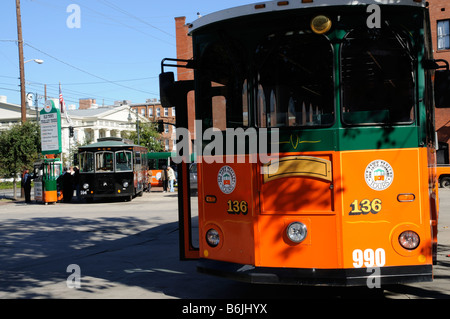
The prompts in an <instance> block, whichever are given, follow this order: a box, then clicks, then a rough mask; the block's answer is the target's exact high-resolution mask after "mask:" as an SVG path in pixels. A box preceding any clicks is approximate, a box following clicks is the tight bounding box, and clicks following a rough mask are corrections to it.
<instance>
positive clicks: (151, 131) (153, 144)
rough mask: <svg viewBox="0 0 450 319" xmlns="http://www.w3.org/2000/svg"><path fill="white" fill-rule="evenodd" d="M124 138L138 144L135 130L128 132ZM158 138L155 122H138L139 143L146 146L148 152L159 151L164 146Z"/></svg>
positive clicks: (159, 136)
mask: <svg viewBox="0 0 450 319" xmlns="http://www.w3.org/2000/svg"><path fill="white" fill-rule="evenodd" d="M126 138H128V139H130V140H132V141H133V142H134V144H136V145H137V144H138V138H137V133H136V132H130V133H128V134H127V136H126ZM160 138H161V135H160V133H158V131H157V124H155V123H141V122H139V145H142V146H145V147H147V148H148V151H149V152H161V151H162V150H163V149H164V148H163V146H162V144H161V140H160Z"/></svg>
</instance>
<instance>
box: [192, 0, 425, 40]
mask: <svg viewBox="0 0 450 319" xmlns="http://www.w3.org/2000/svg"><path fill="white" fill-rule="evenodd" d="M425 2H426V1H425V0H308V1H305V0H296V1H292V0H291V1H279V0H275V1H266V2H259V3H255V4H248V5H243V6H239V7H234V8H230V9H225V10H222V11H217V12H214V13H211V14H208V15H205V16H204V17H201V18H199V19H197V20H195V21H194V22H193V23H191V24H190V26H189V27H190V29H189V32H190V33H191V32H193V31H195V30H197V29H199V28H202V27H204V26H207V25H209V24H212V23H215V22H219V21H224V20H229V19H233V18H238V17H242V16H248V15H254V14H260V13H267V12H275V11H285V10H292V9H301V8H314V7H325V6H348V5H351V6H355V5H370V4H378V5H383V4H386V5H403V6H414V7H425Z"/></svg>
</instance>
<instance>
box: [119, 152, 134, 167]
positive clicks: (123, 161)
mask: <svg viewBox="0 0 450 319" xmlns="http://www.w3.org/2000/svg"><path fill="white" fill-rule="evenodd" d="M132 170H133V157H132V152H130V151H119V152H116V172H123V171H132Z"/></svg>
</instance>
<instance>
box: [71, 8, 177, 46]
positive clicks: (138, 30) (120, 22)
mask: <svg viewBox="0 0 450 319" xmlns="http://www.w3.org/2000/svg"><path fill="white" fill-rule="evenodd" d="M71 1H72V2H77V1H76V0H71ZM83 8H86V9H88V10H90V11H92V12H94V13H96V14H98V15H101V16H102V17H104V18H106V19H108V20H111V21H114V22H116V23H118V24H121V25H123V26H125V27H127V28H130V29H133V30H135V31H137V32H140V33H142V34H145V35H147V36H149V37H151V38H153V39H156V40H158V41H161V42H164V43H166V44H169V45H172V46H175V45H174V44H173V43H172V42H169V41H166V40H163V39H161V38H158V37H155V36H153V35H151V34H148V33H147V32H144V31H142V30H141V29H139V28H135V27H133V26H130V25H128V24H125V23H123V22H122V21H119V20H116V19H113V18H111V17H110V16H108V15H105V14H103V13H101V12H98V11H96V10H94V9H92V8H89V7H87V6H86V5H84V4H83Z"/></svg>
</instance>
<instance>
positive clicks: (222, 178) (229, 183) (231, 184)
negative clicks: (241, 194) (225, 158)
mask: <svg viewBox="0 0 450 319" xmlns="http://www.w3.org/2000/svg"><path fill="white" fill-rule="evenodd" d="M217 184H218V185H219V188H220V190H221V191H222V192H223V193H225V194H230V193H232V192H233V191H234V188H235V187H236V174H235V172H234V170H233V169H232V168H231V167H230V166H223V167H222V168H221V169H220V170H219V174H217Z"/></svg>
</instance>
